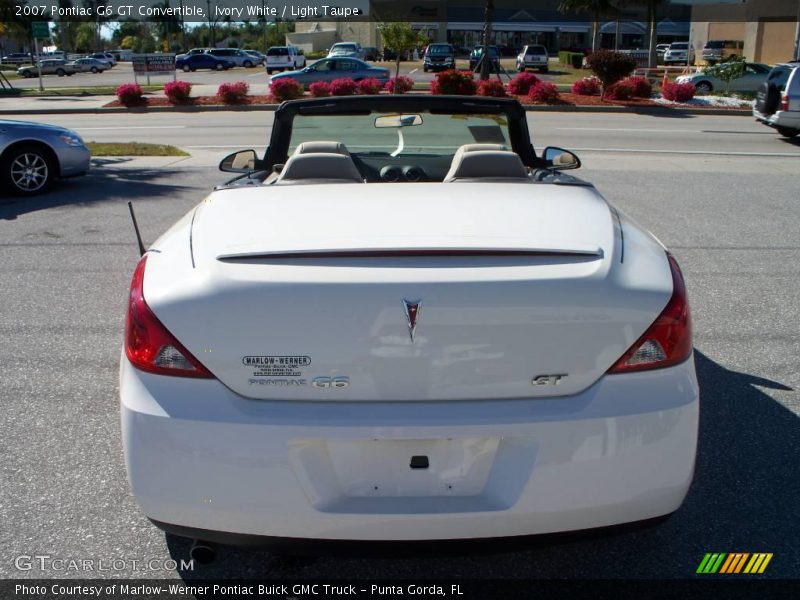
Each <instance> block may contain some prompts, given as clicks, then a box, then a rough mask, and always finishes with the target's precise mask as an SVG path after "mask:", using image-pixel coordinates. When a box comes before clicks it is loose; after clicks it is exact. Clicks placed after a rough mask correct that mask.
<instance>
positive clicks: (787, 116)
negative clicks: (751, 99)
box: [753, 61, 800, 138]
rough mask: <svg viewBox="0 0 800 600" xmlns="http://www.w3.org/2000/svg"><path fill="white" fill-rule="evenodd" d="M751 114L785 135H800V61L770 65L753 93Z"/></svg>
mask: <svg viewBox="0 0 800 600" xmlns="http://www.w3.org/2000/svg"><path fill="white" fill-rule="evenodd" d="M753 116H754V117H755V118H756V120H757V121H760V122H761V123H764V124H765V125H768V126H770V127H773V128H774V129H776V130H777V132H778V133H779V134H781V135H782V136H784V137H788V138H793V137H796V136H797V135H798V134H800V62H798V61H794V62H790V63H781V64H778V65H775V67H773V69H772V70H771V71H770V72H769V75H767V80H766V81H765V82H764V83H762V84H761V87H760V88H759V90H758V93H757V94H756V102H755V105H754V106H753Z"/></svg>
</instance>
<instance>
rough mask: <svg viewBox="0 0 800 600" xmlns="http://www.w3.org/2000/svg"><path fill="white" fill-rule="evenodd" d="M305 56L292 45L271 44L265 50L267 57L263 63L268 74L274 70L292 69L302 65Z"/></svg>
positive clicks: (303, 64) (304, 61)
mask: <svg viewBox="0 0 800 600" xmlns="http://www.w3.org/2000/svg"><path fill="white" fill-rule="evenodd" d="M305 64H306V59H305V56H304V55H302V54H300V53H299V52H298V51H297V48H295V47H293V46H273V47H271V48H270V49H269V50H267V59H266V63H265V64H264V66H265V68H266V69H267V73H268V74H272V73H273V72H274V71H294V70H295V69H299V68H301V67H304V66H305Z"/></svg>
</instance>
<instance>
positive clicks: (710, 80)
mask: <svg viewBox="0 0 800 600" xmlns="http://www.w3.org/2000/svg"><path fill="white" fill-rule="evenodd" d="M721 66H722V68H725V64H722V65H721ZM768 74H769V67H768V66H767V65H762V64H760V63H745V72H744V75H742V76H741V77H737V78H736V79H732V80H731V81H730V83H729V84H727V89H728V90H729V91H731V92H755V91H756V90H758V88H759V87H761V84H762V83H764V81H765V80H766V79H767V75H768ZM675 81H676V82H677V83H691V84H692V85H694V89H695V91H696V92H697V93H698V94H701V95H702V94H708V93H709V92H714V91H718V92H719V91H725V89H726V83H725V82H724V81H723V80H721V79H718V78H717V77H711V76H710V75H707V74H706V73H704V72H703V71H702V70H700V71H698V72H697V73H692V74H691V75H680V76H678V77H676V78H675Z"/></svg>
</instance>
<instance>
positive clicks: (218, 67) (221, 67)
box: [214, 63, 227, 71]
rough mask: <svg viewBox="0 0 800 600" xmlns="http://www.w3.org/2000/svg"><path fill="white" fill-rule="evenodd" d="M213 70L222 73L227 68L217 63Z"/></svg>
mask: <svg viewBox="0 0 800 600" xmlns="http://www.w3.org/2000/svg"><path fill="white" fill-rule="evenodd" d="M214 68H215V69H216V70H217V71H222V70H223V69H226V68H227V67H226V66H225V65H223V64H222V63H217V66H216V67H214Z"/></svg>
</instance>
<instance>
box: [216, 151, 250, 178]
mask: <svg viewBox="0 0 800 600" xmlns="http://www.w3.org/2000/svg"><path fill="white" fill-rule="evenodd" d="M257 162H258V158H257V157H256V151H255V150H240V151H239V152H234V153H233V154H229V155H228V156H226V157H225V158H223V159H222V162H220V163H219V170H220V171H226V172H228V173H252V172H253V171H255V170H256V163H257Z"/></svg>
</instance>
